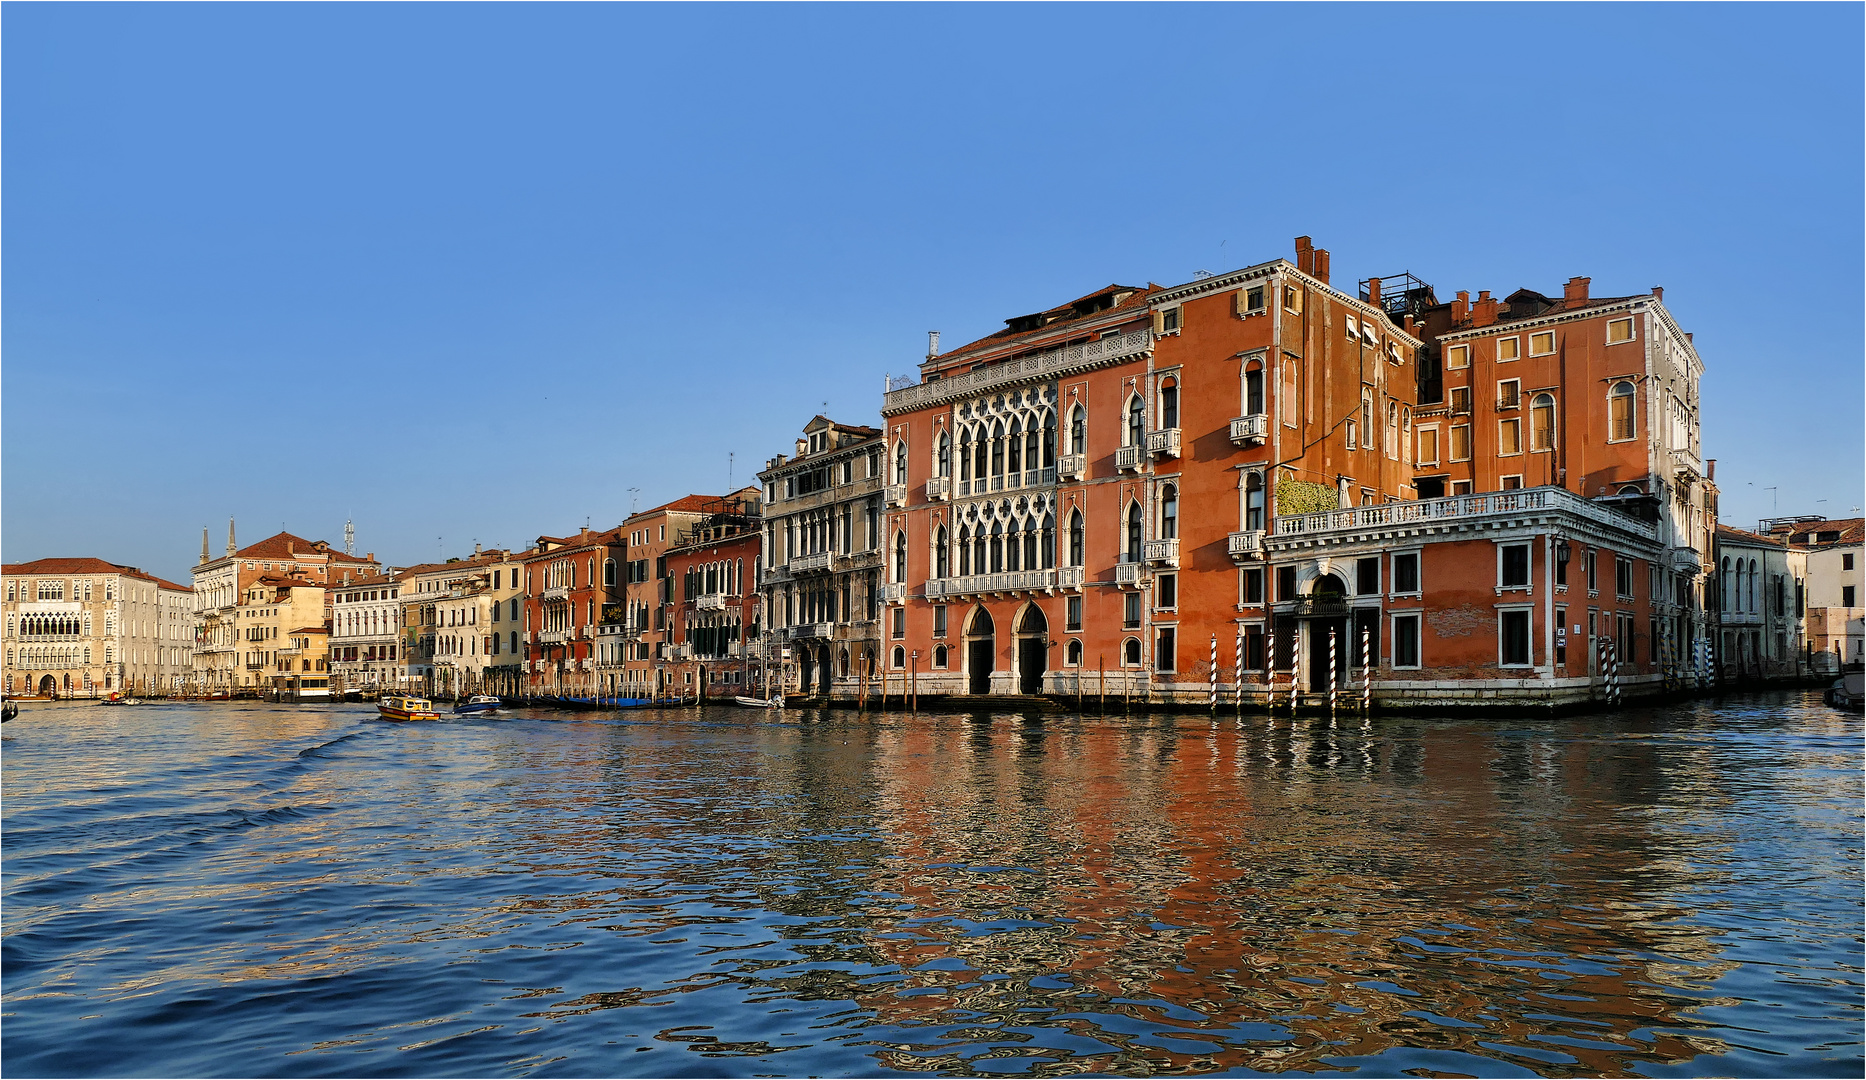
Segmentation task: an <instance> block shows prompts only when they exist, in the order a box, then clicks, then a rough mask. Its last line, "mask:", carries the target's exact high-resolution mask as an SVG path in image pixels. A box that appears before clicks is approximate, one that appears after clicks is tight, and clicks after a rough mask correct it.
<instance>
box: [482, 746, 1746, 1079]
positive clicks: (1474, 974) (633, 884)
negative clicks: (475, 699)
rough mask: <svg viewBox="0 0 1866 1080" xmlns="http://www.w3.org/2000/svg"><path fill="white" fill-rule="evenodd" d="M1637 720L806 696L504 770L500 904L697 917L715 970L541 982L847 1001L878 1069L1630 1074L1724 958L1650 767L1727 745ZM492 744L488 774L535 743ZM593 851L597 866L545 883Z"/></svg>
mask: <svg viewBox="0 0 1866 1080" xmlns="http://www.w3.org/2000/svg"><path fill="white" fill-rule="evenodd" d="M1657 747H1658V743H1657V742H1656V741H1642V740H1640V739H1638V738H1628V737H1625V735H1624V734H1620V735H1616V736H1609V735H1608V734H1606V733H1605V732H1602V733H1599V734H1592V733H1590V731H1589V730H1588V729H1587V728H1586V727H1585V725H1578V726H1576V727H1574V728H1573V729H1572V730H1569V731H1567V732H1565V733H1564V734H1562V735H1561V736H1559V737H1557V736H1555V735H1553V734H1551V733H1550V732H1548V731H1537V730H1535V729H1533V728H1530V729H1525V728H1520V727H1518V728H1510V727H1504V726H1498V725H1496V724H1494V723H1493V724H1486V723H1469V724H1426V723H1409V722H1406V721H1388V722H1385V723H1382V724H1381V725H1379V726H1378V727H1374V728H1370V727H1367V726H1364V725H1362V724H1360V723H1359V722H1358V721H1349V722H1342V723H1339V724H1331V723H1329V722H1328V721H1310V720H1307V719H1305V720H1301V721H1296V722H1292V721H1290V720H1288V719H1280V720H1274V721H1266V720H1264V719H1262V718H1250V719H1246V720H1243V721H1238V720H1232V719H1223V720H1218V721H1215V722H1200V721H1188V720H1185V719H1183V718H1179V719H1171V718H1161V719H1155V720H1136V721H1128V722H1124V723H1114V722H1102V721H1097V720H1076V719H1073V718H1046V719H1040V720H1033V719H1029V718H1023V717H1015V716H983V715H981V716H972V717H899V718H890V719H887V720H884V721H882V722H879V723H874V724H862V723H855V722H851V721H850V720H849V719H847V718H844V717H840V716H838V717H817V718H814V719H811V720H806V721H805V722H804V723H801V724H797V725H790V726H770V727H766V728H762V729H759V730H758V732H757V734H756V737H755V739H754V741H753V742H752V743H751V744H750V745H749V746H748V747H741V748H740V749H739V750H738V752H737V756H736V760H730V759H725V758H720V757H710V758H705V759H704V760H701V759H696V757H695V754H694V750H693V747H692V746H690V745H687V744H685V743H683V742H681V741H679V740H669V741H666V742H664V743H652V742H647V743H645V742H643V741H641V740H639V739H629V740H626V741H623V740H618V741H617V742H616V743H615V744H614V745H612V746H609V747H595V748H592V749H591V750H590V756H589V758H588V759H587V760H580V761H579V760H564V759H562V758H561V757H559V758H556V759H554V760H553V761H551V762H549V763H548V767H550V768H555V769H559V770H566V771H567V772H568V773H569V774H571V775H580V776H581V778H582V780H583V783H582V785H581V786H580V787H576V786H575V785H566V784H561V783H560V784H553V785H550V786H549V787H550V790H551V791H552V793H553V794H552V798H553V799H554V800H563V799H572V800H579V801H580V806H579V807H578V809H580V810H586V811H591V812H592V813H588V814H586V813H570V814H567V813H565V812H564V810H565V809H566V808H565V806H564V805H562V803H561V802H560V803H558V804H557V805H554V806H551V807H527V806H526V805H525V804H524V801H523V799H519V800H515V802H514V803H513V805H512V806H511V815H510V816H511V821H510V823H509V829H510V833H511V835H512V836H513V838H514V842H513V843H512V845H511V846H510V847H508V848H507V850H505V851H504V852H503V853H502V854H501V858H502V860H504V861H505V862H507V863H509V864H513V866H514V867H522V870H523V872H524V873H526V874H527V875H528V877H529V878H530V879H531V880H532V882H533V884H534V885H537V886H540V887H539V888H534V889H533V890H532V891H531V892H529V893H528V894H526V895H523V896H522V897H518V898H514V899H511V900H510V901H509V903H510V904H511V905H512V908H513V910H514V911H523V912H527V913H529V914H531V915H534V916H535V915H536V914H538V913H539V912H549V913H550V914H552V915H553V916H555V917H557V918H559V919H561V920H563V922H564V923H565V924H566V925H567V926H568V925H576V926H586V927H590V928H595V929H600V930H602V931H604V932H607V933H615V934H625V935H634V936H651V935H656V934H667V933H679V934H684V935H687V936H688V938H690V939H691V941H690V943H689V947H691V946H692V944H695V943H699V942H701V941H702V940H703V935H705V934H707V933H708V928H709V927H715V928H720V929H719V930H716V931H715V932H716V933H717V935H718V944H717V946H713V947H710V948H713V949H714V954H713V958H712V961H711V964H710V966H709V967H707V968H706V969H705V970H703V971H697V972H694V973H692V974H691V975H690V976H687V977H686V978H684V979H681V980H672V981H668V982H665V983H662V984H659V985H658V988H656V987H624V988H618V989H616V990H613V991H606V992H602V993H597V994H589V995H583V996H580V997H576V998H572V999H565V1000H558V1001H556V1002H555V1003H553V1004H550V1005H548V1006H546V1007H542V1008H540V1010H539V1012H538V1014H537V1015H541V1016H565V1015H573V1014H576V1013H580V1012H587V1011H592V1010H601V1009H608V1008H617V1007H632V1006H637V1005H644V1004H655V1003H657V1002H662V1001H667V1000H671V999H672V997H674V996H677V995H679V994H683V993H691V992H693V991H695V990H710V989H714V988H718V987H722V986H726V985H734V984H736V985H737V986H739V987H741V988H742V993H743V994H744V995H745V997H744V1000H745V1002H746V1003H747V1004H758V1003H764V1002H770V1001H776V1000H782V999H785V998H792V999H804V1000H818V1001H826V1000H846V1001H849V1002H851V1003H852V1004H853V1005H854V1006H856V1007H858V1008H859V1009H861V1010H863V1011H864V1013H865V1015H864V1016H862V1017H861V1018H859V1019H855V1020H846V1021H844V1023H845V1025H848V1026H855V1027H861V1028H864V1029H865V1033H866V1034H868V1035H871V1036H872V1038H871V1039H870V1040H869V1045H870V1050H871V1052H872V1053H873V1054H874V1055H876V1058H877V1059H878V1060H879V1061H882V1062H885V1063H887V1064H889V1065H892V1066H894V1067H897V1068H901V1069H912V1070H926V1069H936V1070H959V1071H976V1070H979V1069H982V1068H984V1067H985V1065H986V1063H987V1062H988V1061H990V1060H992V1059H997V1058H1005V1059H1017V1060H1016V1061H1015V1062H1013V1061H1008V1060H1007V1061H1005V1062H1002V1063H1000V1064H1001V1065H1003V1066H1004V1067H1011V1066H1013V1065H1015V1067H1016V1068H1018V1069H1021V1070H1026V1071H1036V1072H1075V1071H1085V1070H1086V1071H1129V1070H1135V1069H1143V1070H1145V1071H1149V1072H1154V1071H1191V1072H1202V1071H1212V1070H1224V1069H1240V1068H1241V1069H1254V1070H1264V1071H1283V1070H1303V1071H1309V1070H1317V1069H1330V1068H1339V1067H1341V1066H1342V1065H1343V1064H1344V1063H1351V1062H1353V1061H1354V1060H1356V1059H1363V1058H1368V1057H1370V1056H1373V1055H1385V1054H1390V1053H1391V1052H1394V1051H1397V1050H1403V1051H1404V1052H1405V1055H1406V1056H1405V1057H1404V1058H1403V1059H1394V1060H1400V1061H1401V1063H1402V1064H1409V1065H1411V1066H1416V1067H1418V1068H1422V1069H1425V1070H1426V1071H1430V1070H1432V1069H1433V1068H1444V1069H1447V1070H1449V1071H1454V1072H1455V1071H1465V1072H1469V1071H1471V1070H1472V1068H1473V1066H1474V1065H1475V1066H1479V1067H1481V1065H1482V1061H1480V1060H1479V1059H1480V1058H1481V1059H1484V1060H1487V1061H1489V1062H1491V1063H1493V1064H1495V1063H1498V1062H1512V1063H1514V1064H1518V1065H1521V1066H1524V1067H1527V1068H1531V1069H1534V1070H1536V1071H1538V1072H1541V1073H1544V1074H1566V1073H1573V1074H1577V1075H1578V1074H1593V1073H1603V1074H1612V1073H1624V1072H1627V1071H1629V1070H1631V1069H1634V1068H1636V1067H1638V1066H1640V1065H1642V1064H1651V1063H1664V1062H1681V1061H1686V1060H1689V1059H1691V1058H1693V1057H1695V1056H1697V1055H1698V1054H1701V1053H1719V1052H1721V1051H1722V1050H1723V1049H1724V1046H1723V1044H1722V1043H1721V1042H1720V1041H1719V1040H1717V1039H1715V1038H1711V1037H1709V1036H1706V1035H1701V1034H1693V1033H1692V1032H1693V1029H1694V1028H1700V1027H1705V1026H1708V1025H1705V1024H1703V1023H1701V1022H1700V1021H1699V1020H1697V1019H1696V1018H1695V1010H1699V1009H1702V1008H1704V1007H1705V1006H1707V1005H1714V1004H1717V1003H1718V999H1716V998H1715V997H1713V996H1711V994H1710V990H1709V987H1710V986H1711V985H1712V983H1713V982H1714V981H1715V980H1716V979H1717V978H1718V976H1720V975H1721V974H1723V973H1724V972H1726V971H1728V970H1729V969H1730V968H1731V967H1732V966H1733V965H1731V964H1730V963H1729V962H1728V961H1726V960H1723V959H1720V953H1719V948H1718V944H1717V942H1716V940H1715V938H1714V937H1713V936H1712V931H1710V930H1708V929H1706V928H1704V927H1703V926H1701V925H1696V924H1693V923H1692V922H1690V921H1689V920H1688V918H1687V916H1689V915H1690V914H1691V912H1690V911H1689V910H1687V909H1685V908H1682V907H1680V906H1678V905H1679V904H1680V903H1681V900H1680V898H1681V897H1684V896H1687V895H1688V894H1689V893H1690V890H1691V888H1692V885H1691V883H1690V881H1689V880H1687V879H1688V878H1689V873H1688V871H1686V870H1684V869H1683V867H1682V863H1681V860H1684V859H1686V858H1687V857H1695V856H1694V855H1692V854H1691V853H1685V852H1680V851H1676V850H1671V849H1670V848H1669V847H1668V844H1671V843H1673V842H1675V838H1674V839H1673V840H1665V839H1662V838H1660V837H1659V836H1657V835H1655V833H1654V832H1653V831H1652V830H1651V829H1650V828H1649V823H1650V814H1649V812H1648V811H1649V810H1650V808H1651V806H1652V805H1653V803H1654V802H1655V800H1656V799H1657V798H1658V797H1659V796H1660V795H1661V794H1666V795H1667V798H1668V799H1669V800H1675V799H1677V798H1678V797H1679V796H1678V793H1676V792H1669V793H1668V792H1666V790H1665V789H1666V788H1667V786H1668V785H1671V784H1676V783H1680V782H1685V783H1689V784H1693V785H1706V784H1708V785H1710V786H1712V787H1714V786H1715V784H1716V782H1717V776H1716V774H1715V772H1714V771H1712V772H1711V773H1709V774H1708V775H1705V774H1699V773H1694V772H1693V766H1692V764H1691V763H1690V762H1689V761H1680V760H1678V759H1677V758H1675V757H1674V758H1670V759H1662V758H1661V757H1659V756H1658V755H1659V751H1658V749H1657ZM509 753H511V754H514V755H517V759H515V760H512V761H509V762H502V763H501V764H502V765H503V766H509V767H503V768H501V769H499V770H498V771H499V772H500V773H501V774H502V775H510V776H523V775H525V773H526V772H527V770H528V769H529V768H533V767H539V766H543V765H546V764H547V763H543V762H527V761H525V760H523V756H524V754H525V753H526V751H525V749H524V748H523V746H522V745H514V746H512V747H510V748H509ZM1700 772H1701V771H1700ZM572 787H575V788H576V790H575V791H574V793H573V792H572V791H571V790H570V788H572ZM534 790H536V789H534ZM598 823H600V824H598ZM592 874H595V875H608V876H611V877H613V879H614V887H613V889H609V890H591V889H588V888H579V889H577V890H566V891H565V892H563V893H561V894H554V893H552V892H551V891H550V890H549V887H548V886H549V881H550V878H551V877H552V876H555V875H565V876H575V877H577V878H579V879H582V878H584V877H586V876H587V875H592ZM754 924H755V926H756V930H757V932H756V933H752V934H750V935H749V937H750V938H751V940H748V935H747V933H746V932H745V931H746V928H747V927H748V926H752V925H754ZM725 928H731V932H726V930H725ZM680 940H686V939H680ZM663 1035H664V1036H665V1037H666V1038H667V1039H670V1040H686V1041H688V1042H693V1043H695V1046H694V1048H695V1049H699V1050H703V1051H704V1052H707V1053H712V1054H718V1055H725V1056H733V1055H736V1054H740V1053H744V1054H765V1053H770V1052H773V1051H774V1050H775V1049H781V1047H775V1046H773V1045H772V1044H769V1043H766V1042H763V1041H757V1040H752V1041H747V1042H744V1043H743V1044H742V1045H741V1044H738V1043H717V1044H716V1045H715V1044H713V1043H707V1042H706V1040H709V1039H714V1038H715V1036H714V1035H712V1034H708V1033H707V1032H706V1031H705V1030H702V1029H695V1030H685V1029H670V1030H669V1031H667V1032H664V1033H663ZM857 1044H858V1045H859V1044H860V1042H859V1040H858V1043H857ZM734 1047H737V1049H734ZM1466 1055H1475V1056H1474V1057H1472V1056H1466ZM1387 1060H1389V1059H1386V1058H1383V1061H1387ZM994 1067H995V1066H994Z"/></svg>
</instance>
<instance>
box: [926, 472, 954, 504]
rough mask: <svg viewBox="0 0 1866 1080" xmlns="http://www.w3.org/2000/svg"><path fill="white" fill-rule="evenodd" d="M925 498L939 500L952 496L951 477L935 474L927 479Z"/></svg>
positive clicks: (942, 500)
mask: <svg viewBox="0 0 1866 1080" xmlns="http://www.w3.org/2000/svg"><path fill="white" fill-rule="evenodd" d="M927 498H929V499H937V500H939V501H941V502H944V501H946V500H947V499H950V498H952V477H950V476H935V477H934V478H933V479H931V480H928V481H927Z"/></svg>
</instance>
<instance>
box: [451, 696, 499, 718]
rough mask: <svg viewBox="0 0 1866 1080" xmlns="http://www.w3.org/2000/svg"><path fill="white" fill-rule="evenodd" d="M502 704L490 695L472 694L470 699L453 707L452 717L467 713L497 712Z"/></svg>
mask: <svg viewBox="0 0 1866 1080" xmlns="http://www.w3.org/2000/svg"><path fill="white" fill-rule="evenodd" d="M503 704H505V703H504V702H502V701H500V700H499V699H498V698H496V697H494V696H492V695H491V694H474V695H473V696H472V697H470V698H467V699H466V700H465V701H462V702H460V703H459V704H458V705H455V706H454V715H455V716H460V715H462V714H468V713H489V712H497V711H498V710H499V707H500V706H501V705H503Z"/></svg>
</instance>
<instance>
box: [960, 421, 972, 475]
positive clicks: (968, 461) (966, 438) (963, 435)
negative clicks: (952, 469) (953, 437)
mask: <svg viewBox="0 0 1866 1080" xmlns="http://www.w3.org/2000/svg"><path fill="white" fill-rule="evenodd" d="M970 479H972V429H971V428H966V429H965V430H963V431H961V432H959V482H960V483H964V482H966V481H968V480H970Z"/></svg>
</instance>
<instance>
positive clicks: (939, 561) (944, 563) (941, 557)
mask: <svg viewBox="0 0 1866 1080" xmlns="http://www.w3.org/2000/svg"><path fill="white" fill-rule="evenodd" d="M950 559H951V553H950V552H949V551H948V550H947V547H946V526H944V525H941V526H940V527H939V533H938V534H937V535H936V536H935V537H934V539H933V576H934V577H938V578H943V577H946V576H948V575H947V571H948V570H950V569H951V568H952V564H951V562H950Z"/></svg>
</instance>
